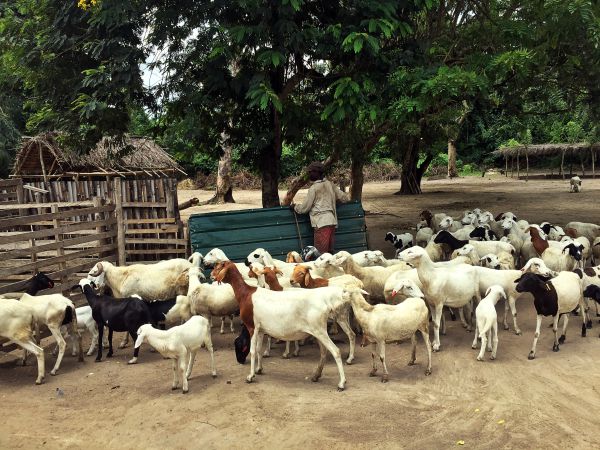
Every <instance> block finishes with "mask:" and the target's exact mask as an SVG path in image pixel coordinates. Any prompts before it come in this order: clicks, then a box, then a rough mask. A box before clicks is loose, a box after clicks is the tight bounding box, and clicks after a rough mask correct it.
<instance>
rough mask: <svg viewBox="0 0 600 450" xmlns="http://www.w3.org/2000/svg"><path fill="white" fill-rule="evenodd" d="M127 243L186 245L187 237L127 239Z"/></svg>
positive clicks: (149, 251)
mask: <svg viewBox="0 0 600 450" xmlns="http://www.w3.org/2000/svg"><path fill="white" fill-rule="evenodd" d="M126 243H127V244H128V245H129V244H175V245H185V239H144V238H140V239H133V238H130V239H127V241H126ZM151 252H152V250H151V249H149V250H148V253H151Z"/></svg>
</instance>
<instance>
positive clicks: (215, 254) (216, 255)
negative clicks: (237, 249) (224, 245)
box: [202, 248, 229, 268]
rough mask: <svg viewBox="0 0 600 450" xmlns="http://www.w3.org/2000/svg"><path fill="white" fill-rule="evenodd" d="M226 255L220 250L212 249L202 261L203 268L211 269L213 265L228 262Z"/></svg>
mask: <svg viewBox="0 0 600 450" xmlns="http://www.w3.org/2000/svg"><path fill="white" fill-rule="evenodd" d="M228 260H229V258H227V255H225V252H223V250H221V249H220V248H213V249H212V250H211V251H210V252H208V253H207V254H206V255H205V256H204V259H203V261H202V262H203V264H204V267H206V268H208V267H213V266H214V265H215V264H217V263H220V262H223V261H228Z"/></svg>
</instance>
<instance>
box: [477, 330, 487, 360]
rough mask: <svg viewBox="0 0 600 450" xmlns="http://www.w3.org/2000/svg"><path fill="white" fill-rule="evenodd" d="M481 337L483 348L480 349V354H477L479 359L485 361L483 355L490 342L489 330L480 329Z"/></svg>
mask: <svg viewBox="0 0 600 450" xmlns="http://www.w3.org/2000/svg"><path fill="white" fill-rule="evenodd" d="M479 337H481V349H479V355H477V361H483V357H484V356H485V349H486V347H487V343H488V332H487V331H483V330H481V329H480V330H479Z"/></svg>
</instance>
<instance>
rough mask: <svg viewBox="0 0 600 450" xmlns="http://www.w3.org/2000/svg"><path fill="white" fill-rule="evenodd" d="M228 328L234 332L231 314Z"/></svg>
mask: <svg viewBox="0 0 600 450" xmlns="http://www.w3.org/2000/svg"><path fill="white" fill-rule="evenodd" d="M229 330H230V331H231V332H232V333H235V328H234V327H233V314H232V315H230V316H229Z"/></svg>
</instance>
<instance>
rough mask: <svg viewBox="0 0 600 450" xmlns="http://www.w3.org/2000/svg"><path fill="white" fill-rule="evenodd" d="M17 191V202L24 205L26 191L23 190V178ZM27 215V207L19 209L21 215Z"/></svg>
mask: <svg viewBox="0 0 600 450" xmlns="http://www.w3.org/2000/svg"><path fill="white" fill-rule="evenodd" d="M16 191H17V203H18V204H19V205H22V204H24V203H25V191H23V179H21V178H20V179H19V184H17V187H16ZM26 215H27V210H26V209H19V216H21V217H25V216H26Z"/></svg>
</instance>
